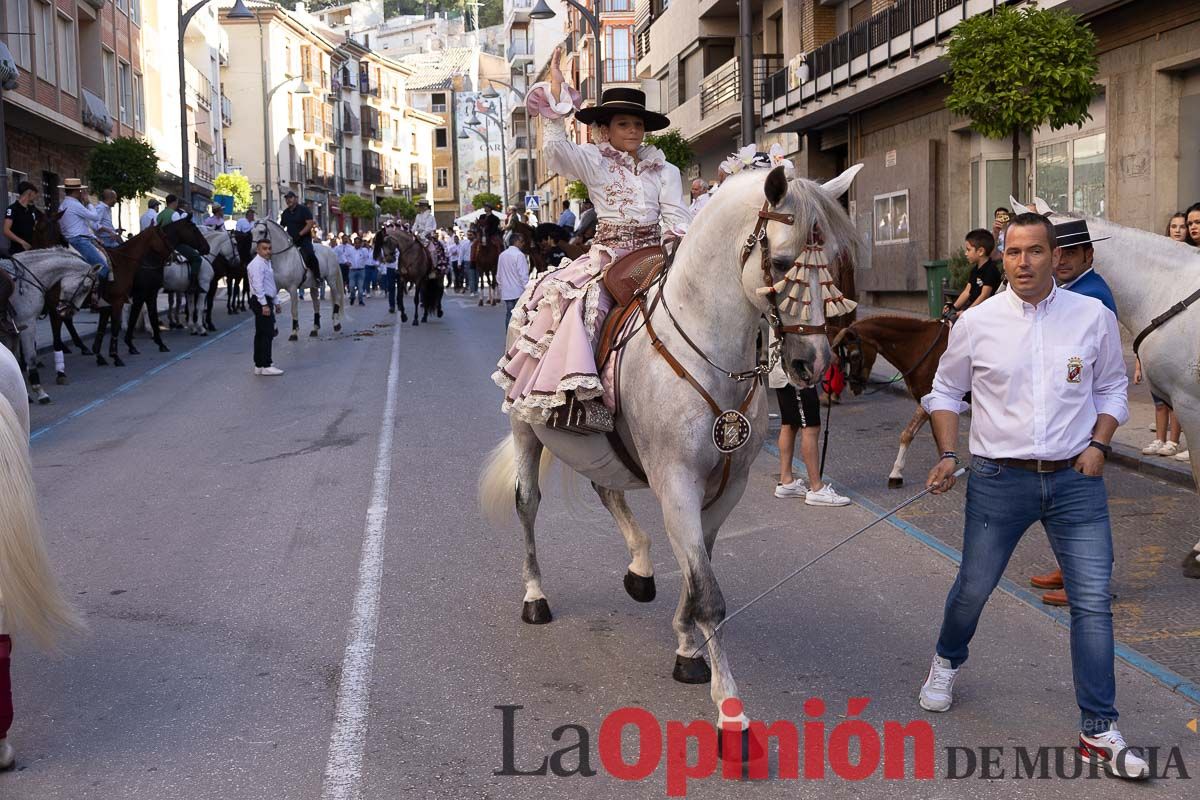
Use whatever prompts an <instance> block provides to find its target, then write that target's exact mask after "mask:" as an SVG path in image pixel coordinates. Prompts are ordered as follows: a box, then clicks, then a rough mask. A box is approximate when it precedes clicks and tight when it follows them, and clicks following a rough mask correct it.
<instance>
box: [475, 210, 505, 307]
mask: <svg viewBox="0 0 1200 800" xmlns="http://www.w3.org/2000/svg"><path fill="white" fill-rule="evenodd" d="M482 219H483V218H481V220H482ZM491 219H492V220H493V222H497V220H496V219H495V217H492V218H491ZM477 231H478V233H477V235H476V236H475V244H473V245H471V263H472V264H474V265H475V270H476V271H477V272H478V273H479V288H480V292H479V294H480V297H479V305H481V306H482V305H484V301H483V287H484V286H485V285H486V286H487V287H488V297H489V298H490V299H489V300H488V304H489V305H493V306H494V305H496V304H497V303H498V302H500V295H499V290H498V288H497V286H496V267H497V266H498V265H499V263H500V251H501V250H503V249H504V243H503V240H502V238H501V234H500V231H499V227H498V226H497V227H495V228H492V229H491V230H490V231H489V230H488V229H485V227H484V226H482V225H480V226H478V227H477Z"/></svg>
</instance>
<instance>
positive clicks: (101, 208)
mask: <svg viewBox="0 0 1200 800" xmlns="http://www.w3.org/2000/svg"><path fill="white" fill-rule="evenodd" d="M116 204H117V193H116V192H114V191H113V190H112V189H105V190H104V191H102V192H100V202H99V203H96V204H95V205H94V206H92V208H93V209H94V210H95V211H96V212H97V214H99V219H97V220H96V224H95V225H94V226H93V229H94V230H95V231H96V238H97V239H99V240H100V244H102V245H104V246H105V247H120V246H121V232H120V231H118V230H117V228H116V226H115V225H114V224H113V218H112V210H113V206H115V205H116Z"/></svg>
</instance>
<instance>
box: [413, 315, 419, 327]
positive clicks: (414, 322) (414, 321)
mask: <svg viewBox="0 0 1200 800" xmlns="http://www.w3.org/2000/svg"><path fill="white" fill-rule="evenodd" d="M420 324H421V323H420V322H417V318H416V317H413V327H414V328H415V327H417V326H418V325H420Z"/></svg>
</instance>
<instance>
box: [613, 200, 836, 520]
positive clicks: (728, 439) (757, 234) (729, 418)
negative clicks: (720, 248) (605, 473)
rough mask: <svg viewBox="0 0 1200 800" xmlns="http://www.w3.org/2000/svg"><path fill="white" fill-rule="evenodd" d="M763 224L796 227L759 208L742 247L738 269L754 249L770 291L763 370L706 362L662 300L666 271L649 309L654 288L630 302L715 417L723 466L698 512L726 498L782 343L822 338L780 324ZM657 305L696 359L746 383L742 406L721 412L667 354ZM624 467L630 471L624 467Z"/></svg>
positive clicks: (814, 330)
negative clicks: (770, 339) (790, 337)
mask: <svg viewBox="0 0 1200 800" xmlns="http://www.w3.org/2000/svg"><path fill="white" fill-rule="evenodd" d="M768 222H780V223H783V224H784V225H794V224H795V223H796V217H795V215H793V214H781V213H777V212H774V211H771V210H770V204H769V203H764V204H763V207H762V208H761V209H760V210H759V212H758V221H757V223H756V224H755V226H754V232H753V233H751V234H750V236H749V237H747V239H746V242H745V243H744V244H743V245H742V258H741V267H742V268H743V269H744V268H745V266H746V263H747V262H748V261H749V260H750V255H751V253H752V252H753V251H754V248H755V247H756V246H757V247H758V249H759V253H760V258H761V266H762V272H763V282H764V284H765V285H766V286H767V287H768V288H769V289H770V291H768V292H763V294H765V296H766V297H767V298H768V300H769V301H770V303H771V307H770V308H769V309H768V311H767V322H768V324H769V325H770V326H771V329H772V331H773V332H774V334H775V341H774V343H773V345H772V346H771V352H770V354H769V355H768V359H767V363H766V364H758V365H757V366H756V367H755V368H754V369H750V370H746V371H744V372H733V371H731V370H728V369H725V368H724V367H721V366H720V365H718V364H717V363H716V362H714V361H713V360H712V359H711V358H709V357H708V354H707V353H705V352H704V350H703V349H701V348H700V346H699V345H697V344H696V343H695V342H693V341H692V339H691V337H689V336H688V335H687V333H686V332H685V331H684V330H683V326H681V325H680V324H679V321H678V320H677V319H676V318H675V315H674V314H672V313H671V309H670V307H669V306H668V305H667V303H666V300H665V299H664V297H663V295H664V288H665V283H666V278H667V275H668V273H669V270H670V267H669V266H668V267H667V268H665V269H664V270H663V272H662V273H661V276H660V277H659V279H658V280H656V281H654V283H657V284H658V292H657V293H656V294H655V296H654V299H653V300H651V301H650V303H649V305H647V304H646V301H645V298H646V294H647V293H648V292H649V290H650V288H651V286H653V285H654V283H652V284H650V285H648V286H646V287H645V288H644V289H642V290H640V291H639V292H638V293H637V294H636V295H635V296H634V302H635V303H637V304H638V308H639V309H640V310H641V313H642V320H643V322H642V325H643V327H644V328H645V329H646V335H647V336H649V337H650V345H651V346H652V347H653V348H654V350H655V351H656V352H657V353H658V354H659V355H660V356H661V357H662V359H663V360H664V361H666V362H667V364H668V365H669V366H670V367H671V369H672V370H673V371H674V372H675V374H676V375H677V376H678V377H680V378H682V379H683V380H685V381H687V382H688V384H690V385H691V387H692V388H693V389H695V390H696V393H697V394H699V395H700V397H701V398H703V399H704V402H705V403H707V404H708V407H709V408H710V409H711V410H712V412H713V415H714V417H715V420H714V422H713V433H712V437H713V444H714V445H715V446H716V448H717V449H718V450H719V451H720V452H721V453H722V454H723V455H724V458H723V459H722V461H723V464H722V467H721V484H720V486H718V487H717V493H716V494H715V495H713V497H712V499H711V500H709V501H708V502H707V503H705V504H704V505H703V506H702V507H701V510H707V509H708V508H709V507H710V506H711V505H713V504H714V503H715V502H717V500H719V499H720V498H721V496H722V495H723V494H724V493H725V487H726V486H727V485H728V483H729V475H730V472H731V471H732V467H733V453H735V452H736V451H737V450H739V449H741V447H742V446H743V445H745V444H746V442H747V441H749V439H750V433H751V426H750V421H749V419H748V418H747V417H746V413H747V412H748V411H749V410H750V406H751V404H752V403H753V402H754V395H755V393H756V392H757V391H758V385H759V383H760V382H761V379H762V378H763V377H765V376H766V375H767V373H769V372H770V371H771V370H772V369H774V367H775V364H776V363H777V362H778V360H779V356H780V352H781V351H782V348H783V337H784V336H786V335H787V334H797V335H814V334H824V333H825V332H826V326H825V325H784V324H783V320H782V318H781V316H780V313H779V299H778V294H777V292H776V291H775V290H774V288H773V285H774V282H773V281H772V276H771V254H770V248H769V245H768V243H767V223H768ZM795 263H796V264H799V263H800V258H799V257H798V258H797V259H796V262H795ZM659 305H661V306H662V307H663V310H664V311H665V312H666V314H667V318H668V319H669V320H670V321H671V325H672V326H673V327H674V328H675V331H676V332H677V333H678V334H679V335H680V337H682V339H683V341H684V342H685V343H686V344H687V345H688V347H690V348H691V349H692V350H693V351H694V352H695V353H696V354H697V355H699V356H700V358H702V359H703V360H704V361H705V363H707V364H708V365H709V366H711V367H712V368H713V369H715V370H717V371H718V372H720V373H722V374H723V375H725V376H726V377H727V378H729V379H731V380H734V381H736V382H738V383H742V382H745V381H750V382H751V383H750V389H749V390H748V391H747V392H746V397H745V399H743V400H742V403H741V405H740V406H739V407H738V408H737V410H733V409H722V408H721V405H720V404H719V403H718V402H717V401H716V400H715V399H714V398H713V396H712V394H710V393H709V391H708V390H707V389H705V388H704V385H703V384H702V383H700V381H699V380H697V379H696V377H695V376H694V375H692V373H691V372H689V371H688V369H687V367H685V366H684V365H683V364H682V363H681V362H680V361H679V359H677V358H676V357H675V356H674V355H673V354H672V353H671V351H670V350H669V349H668V348H667V345H666V343H665V342H663V340H662V339H661V338H659V336H658V333H657V332H655V330H654V325H653V324H652V323H651V317H652V316H653V315H654V310H655V308H657V307H658V306H659ZM629 338H630V337H629V336H627V337H625V339H624V341H623V342H622V343H621V345H620V346H622V347H623V346H624V344H627V343H628V342H629ZM618 454H619V451H618ZM622 460H623V461H625V459H624V458H622ZM627 466H631V465H630V464H628V463H627ZM638 472H640V470H638V471H635V473H634V474H635V475H637V477H639V478H640V479H642V480H645V475H644V474H641V475H638V474H637V473H638Z"/></svg>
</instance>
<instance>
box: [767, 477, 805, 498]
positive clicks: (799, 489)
mask: <svg viewBox="0 0 1200 800" xmlns="http://www.w3.org/2000/svg"><path fill="white" fill-rule="evenodd" d="M807 492H808V487H807V486H805V485H804V481H802V480H800V479H799V478H796V479H795V480H793V481H792V482H791V483H777V484H775V496H776V497H804V495H805V494H806V493H807Z"/></svg>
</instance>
